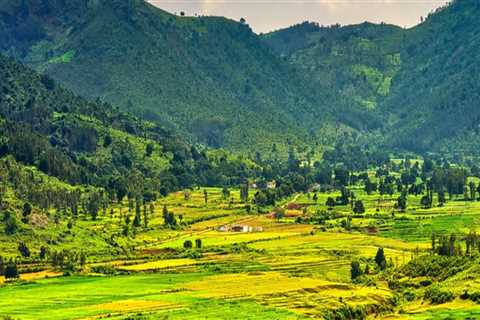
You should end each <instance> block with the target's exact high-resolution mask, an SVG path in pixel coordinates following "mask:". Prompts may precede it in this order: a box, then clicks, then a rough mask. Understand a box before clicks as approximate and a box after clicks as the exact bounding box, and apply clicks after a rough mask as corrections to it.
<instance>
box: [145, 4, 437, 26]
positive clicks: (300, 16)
mask: <svg viewBox="0 0 480 320" xmlns="http://www.w3.org/2000/svg"><path fill="white" fill-rule="evenodd" d="M149 1H150V2H151V3H152V4H154V5H156V6H158V7H160V8H162V9H165V10H167V11H170V12H180V11H185V12H186V14H187V15H194V14H200V15H219V16H226V17H229V18H232V19H235V20H238V19H240V18H241V17H243V18H245V19H246V20H247V22H248V23H249V24H250V25H251V26H252V28H253V29H254V30H255V31H257V32H268V31H271V30H275V29H279V28H282V27H287V26H290V25H292V24H295V23H299V22H302V21H305V20H309V21H314V22H318V23H320V24H323V25H330V24H334V23H341V24H353V23H361V22H364V21H371V22H377V23H378V22H387V23H392V24H397V25H400V26H413V25H415V24H416V23H418V22H419V21H420V16H425V15H427V14H428V13H429V12H431V11H432V10H434V9H435V8H437V7H439V6H441V5H444V4H445V1H446V0H149Z"/></svg>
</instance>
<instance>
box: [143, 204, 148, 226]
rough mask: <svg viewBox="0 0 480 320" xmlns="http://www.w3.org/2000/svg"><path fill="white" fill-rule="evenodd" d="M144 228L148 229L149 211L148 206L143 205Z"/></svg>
mask: <svg viewBox="0 0 480 320" xmlns="http://www.w3.org/2000/svg"><path fill="white" fill-rule="evenodd" d="M143 226H144V227H145V229H146V228H148V211H147V205H146V204H144V205H143Z"/></svg>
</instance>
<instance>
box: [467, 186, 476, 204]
mask: <svg viewBox="0 0 480 320" xmlns="http://www.w3.org/2000/svg"><path fill="white" fill-rule="evenodd" d="M468 186H469V188H470V200H471V201H475V199H476V191H477V188H476V186H475V182H473V181H470V183H469V184H468Z"/></svg>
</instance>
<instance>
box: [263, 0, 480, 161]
mask: <svg viewBox="0 0 480 320" xmlns="http://www.w3.org/2000/svg"><path fill="white" fill-rule="evenodd" d="M479 14H480V5H479V3H478V2H476V1H470V0H457V1H453V2H452V4H450V5H448V6H446V7H444V8H440V9H438V10H437V11H436V12H434V13H432V14H430V15H429V16H428V17H426V18H424V19H423V22H422V23H421V24H420V25H418V26H416V27H414V28H411V29H401V28H398V27H394V26H389V25H385V24H380V25H374V24H369V23H364V24H360V25H356V26H345V27H341V26H339V25H335V26H330V27H319V26H318V25H316V24H312V23H303V24H300V25H297V26H293V27H291V28H287V29H284V30H279V31H277V32H273V33H271V34H267V35H265V36H263V40H264V41H265V43H267V44H268V45H269V46H270V47H271V48H272V49H273V50H274V51H275V52H276V53H277V55H278V56H281V57H283V58H284V59H286V61H287V62H288V63H289V64H290V65H291V66H292V67H294V68H295V69H297V70H298V72H299V73H300V74H301V75H302V77H303V78H305V79H308V80H309V82H311V83H314V84H315V85H316V87H317V88H321V90H319V91H322V90H323V91H324V92H335V93H337V95H336V96H333V97H334V98H336V99H337V100H338V99H339V97H341V98H340V100H341V101H342V102H343V103H344V104H347V105H348V106H349V107H350V108H351V110H350V111H349V112H350V113H349V112H347V113H346V114H347V115H348V114H350V115H351V114H353V113H352V109H353V110H355V109H356V108H363V109H364V113H362V114H361V116H362V117H363V118H361V117H357V118H356V119H355V120H356V121H359V122H364V121H365V119H369V118H370V117H373V119H376V120H377V121H378V123H379V124H380V125H379V127H380V128H381V129H380V130H379V131H378V132H377V133H378V134H376V135H371V132H370V135H369V136H370V138H368V140H369V141H371V142H376V143H378V142H379V141H382V143H383V144H384V145H387V146H389V147H391V148H399V149H403V150H412V151H415V152H443V153H452V152H453V153H456V152H464V151H466V152H467V153H472V152H473V153H478V151H479V150H480V149H479V146H478V144H477V142H476V141H478V119H479V114H478V108H477V105H478V102H477V101H478V97H477V95H478V92H479V90H478V89H479V88H478V84H479V83H480V81H479V80H480V79H479V72H478V69H479V60H478V52H479V48H480V43H479V37H478V35H479V34H480V28H479V26H478V23H477V20H478V16H479ZM330 103H333V104H334V105H335V106H336V107H338V106H342V103H340V102H338V101H337V102H336V101H335V100H332V101H331V102H330ZM339 110H340V111H339V112H342V110H344V109H343V108H341V109H339ZM355 120H354V121H355ZM349 124H350V125H351V126H354V124H353V122H351V123H349Z"/></svg>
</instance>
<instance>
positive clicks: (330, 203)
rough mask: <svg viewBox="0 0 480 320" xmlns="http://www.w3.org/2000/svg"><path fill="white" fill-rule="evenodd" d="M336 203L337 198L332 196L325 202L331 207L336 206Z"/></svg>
mask: <svg viewBox="0 0 480 320" xmlns="http://www.w3.org/2000/svg"><path fill="white" fill-rule="evenodd" d="M335 204H336V203H335V199H333V198H332V197H328V199H327V202H326V203H325V205H326V206H327V207H329V208H333V207H335Z"/></svg>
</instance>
